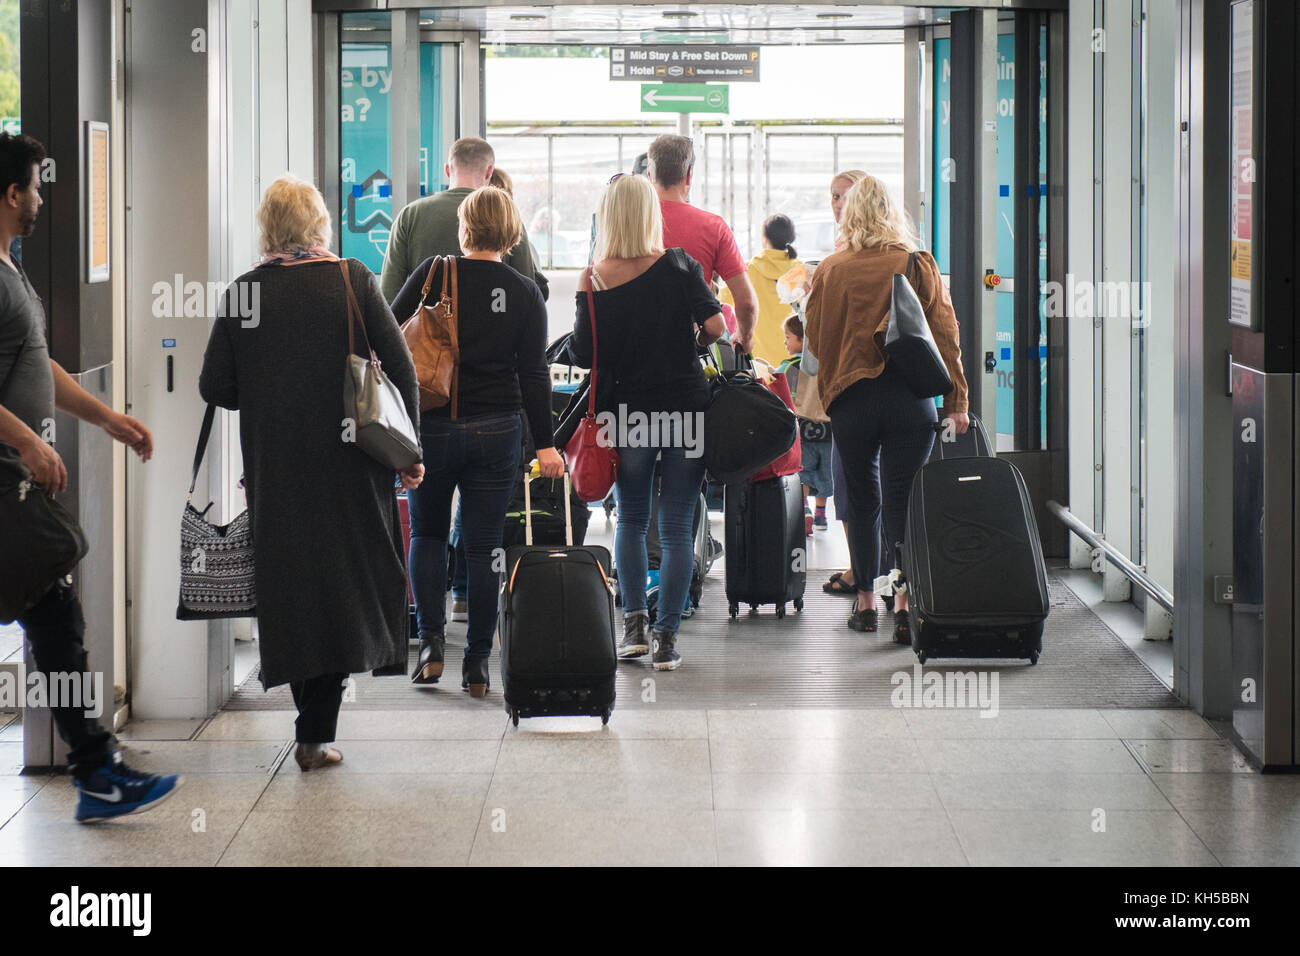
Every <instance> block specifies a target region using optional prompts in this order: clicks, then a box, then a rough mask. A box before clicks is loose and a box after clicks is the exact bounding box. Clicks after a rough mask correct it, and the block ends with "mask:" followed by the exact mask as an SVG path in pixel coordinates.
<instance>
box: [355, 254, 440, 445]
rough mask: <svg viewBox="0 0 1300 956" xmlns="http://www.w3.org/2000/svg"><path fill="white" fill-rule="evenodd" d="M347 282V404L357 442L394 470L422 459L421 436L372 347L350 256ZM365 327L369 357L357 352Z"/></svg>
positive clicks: (364, 336)
mask: <svg viewBox="0 0 1300 956" xmlns="http://www.w3.org/2000/svg"><path fill="white" fill-rule="evenodd" d="M339 268H340V269H341V270H342V271H343V284H344V286H345V287H346V288H347V298H348V365H347V371H346V374H345V375H344V377H343V408H344V409H345V410H346V411H347V412H348V413H350V414H351V416H352V420H353V421H354V422H355V423H356V442H357V446H358V447H359V448H360V449H361V450H362V451H364V452H365V453H366V454H367V455H369V456H370V457H371V458H373V459H375V461H378V462H380V463H381V464H384V465H387V466H388V467H389V468H392V469H393V470H394V471H401V470H402V469H404V468H409V467H410V466H411V465H414V464H415V463H416V462H417V461H419V460H420V439H419V436H418V435H416V432H415V426H414V425H413V424H412V423H411V416H410V415H408V414H407V412H406V403H405V402H404V401H402V393H401V392H399V391H398V390H397V386H396V385H394V384H393V383H392V382H391V381H389V379H388V376H387V375H385V374H384V370H383V368H382V367H381V366H380V364H379V356H377V355H376V354H375V350H374V349H373V348H371V347H370V337H369V336H368V335H366V323H365V319H364V318H362V315H361V307H360V306H358V305H357V297H356V296H355V295H353V293H352V279H351V277H350V276H349V275H348V260H346V259H340V260H339ZM357 326H360V327H361V335H362V338H364V339H365V340H366V351H367V352H369V353H370V357H369V358H365V357H363V356H360V355H357V354H356V327H357Z"/></svg>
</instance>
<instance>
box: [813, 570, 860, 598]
mask: <svg viewBox="0 0 1300 956" xmlns="http://www.w3.org/2000/svg"><path fill="white" fill-rule="evenodd" d="M822 590H823V591H824V592H826V593H827V594H857V593H858V586H857V585H856V584H847V583H846V582H845V581H844V572H843V571H836V572H835V573H834V574H832V575H831V579H830V580H829V581H827V582H826V583H825V584H823V585H822Z"/></svg>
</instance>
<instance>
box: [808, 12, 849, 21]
mask: <svg viewBox="0 0 1300 956" xmlns="http://www.w3.org/2000/svg"><path fill="white" fill-rule="evenodd" d="M817 19H818V20H852V19H853V14H851V13H819V14H817Z"/></svg>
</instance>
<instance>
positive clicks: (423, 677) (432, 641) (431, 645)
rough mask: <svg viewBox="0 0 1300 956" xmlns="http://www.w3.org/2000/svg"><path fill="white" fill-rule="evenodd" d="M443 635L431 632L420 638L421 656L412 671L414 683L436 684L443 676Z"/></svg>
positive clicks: (412, 681)
mask: <svg viewBox="0 0 1300 956" xmlns="http://www.w3.org/2000/svg"><path fill="white" fill-rule="evenodd" d="M443 640H444V639H443V636H442V635H441V634H431V635H429V636H428V637H424V638H421V640H420V656H419V658H418V659H417V660H416V662H415V670H414V671H412V672H411V683H412V684H436V683H438V678H440V677H441V676H442V648H443Z"/></svg>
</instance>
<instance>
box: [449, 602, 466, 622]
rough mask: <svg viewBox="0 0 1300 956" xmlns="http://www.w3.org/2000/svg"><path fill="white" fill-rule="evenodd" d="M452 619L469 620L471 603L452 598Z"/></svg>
mask: <svg viewBox="0 0 1300 956" xmlns="http://www.w3.org/2000/svg"><path fill="white" fill-rule="evenodd" d="M451 619H452V620H453V621H468V620H469V602H468V601H463V600H461V599H460V598H452V601H451Z"/></svg>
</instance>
